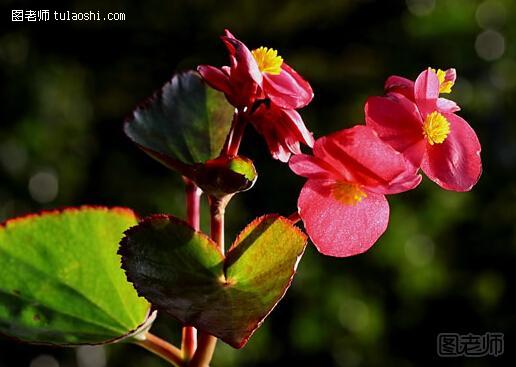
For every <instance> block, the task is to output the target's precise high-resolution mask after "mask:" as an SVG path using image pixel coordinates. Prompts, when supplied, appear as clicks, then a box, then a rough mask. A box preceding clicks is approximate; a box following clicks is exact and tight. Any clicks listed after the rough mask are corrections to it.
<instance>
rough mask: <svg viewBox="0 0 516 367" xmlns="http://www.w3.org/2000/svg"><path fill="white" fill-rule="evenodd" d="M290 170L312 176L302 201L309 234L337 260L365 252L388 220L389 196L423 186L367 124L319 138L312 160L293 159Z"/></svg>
mask: <svg viewBox="0 0 516 367" xmlns="http://www.w3.org/2000/svg"><path fill="white" fill-rule="evenodd" d="M289 166H290V168H291V169H292V170H293V171H294V172H295V173H296V174H298V175H300V176H303V177H306V178H308V180H307V182H306V183H305V185H304V186H303V188H302V190H301V194H300V196H299V200H298V210H299V216H300V217H301V219H302V220H303V223H304V225H305V228H306V231H307V233H308V235H309V236H310V238H311V239H312V242H313V243H314V245H315V246H316V247H317V249H318V250H319V251H320V252H321V253H323V254H325V255H329V256H337V257H346V256H352V255H356V254H359V253H362V252H364V251H367V250H368V249H369V248H370V247H371V246H372V245H373V244H374V243H375V242H376V241H377V240H378V238H379V237H380V236H381V235H382V234H383V232H384V231H385V229H386V228H387V224H388V222H389V204H388V203H387V199H386V198H385V194H395V193H399V192H403V191H407V190H410V189H413V188H414V187H416V186H417V185H418V184H419V183H420V182H421V176H420V175H417V174H416V172H415V170H414V168H413V167H412V165H411V164H410V163H409V162H407V161H406V160H405V159H404V157H403V155H402V154H400V153H399V152H397V151H396V150H394V149H393V148H392V147H391V146H389V145H387V144H385V143H384V142H383V141H382V140H381V139H380V138H379V137H378V135H377V134H376V132H375V131H374V130H373V129H371V128H369V127H367V126H363V125H362V126H355V127H353V128H350V129H345V130H341V131H339V132H336V133H334V134H331V135H329V136H326V137H322V138H319V139H317V141H316V142H315V144H314V149H313V156H310V155H305V154H299V155H294V156H293V157H292V158H291V159H290V162H289Z"/></svg>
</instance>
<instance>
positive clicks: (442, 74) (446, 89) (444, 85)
mask: <svg viewBox="0 0 516 367" xmlns="http://www.w3.org/2000/svg"><path fill="white" fill-rule="evenodd" d="M431 70H432V71H433V72H434V73H436V74H437V79H439V93H451V89H452V87H453V84H454V82H453V81H451V80H446V71H444V70H441V69H437V70H435V69H431Z"/></svg>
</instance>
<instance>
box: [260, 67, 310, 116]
mask: <svg viewBox="0 0 516 367" xmlns="http://www.w3.org/2000/svg"><path fill="white" fill-rule="evenodd" d="M263 89H264V92H265V94H266V95H267V97H269V98H270V100H271V101H272V102H273V103H274V104H275V105H277V106H278V107H281V108H284V109H298V108H301V107H304V106H306V105H307V104H308V103H310V101H311V100H312V98H313V96H314V93H313V91H312V87H311V86H310V84H309V83H308V82H307V81H306V80H304V79H303V78H302V77H301V76H300V75H299V74H298V73H297V72H296V71H295V70H294V69H292V68H291V67H290V66H288V65H287V64H286V63H283V65H282V66H281V73H280V74H278V75H272V74H268V73H265V74H264V79H263Z"/></svg>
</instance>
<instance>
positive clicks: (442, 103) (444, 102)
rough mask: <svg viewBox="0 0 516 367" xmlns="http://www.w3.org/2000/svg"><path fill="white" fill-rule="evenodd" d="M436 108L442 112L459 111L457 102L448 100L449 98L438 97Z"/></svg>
mask: <svg viewBox="0 0 516 367" xmlns="http://www.w3.org/2000/svg"><path fill="white" fill-rule="evenodd" d="M437 110H438V111H439V112H442V113H453V112H457V111H460V107H459V106H458V105H457V103H455V102H453V101H450V100H449V99H446V98H438V99H437Z"/></svg>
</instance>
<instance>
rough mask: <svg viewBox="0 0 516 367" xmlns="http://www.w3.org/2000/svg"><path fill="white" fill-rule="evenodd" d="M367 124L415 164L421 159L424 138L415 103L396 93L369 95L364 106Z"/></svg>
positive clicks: (416, 165) (417, 165)
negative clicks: (379, 95)
mask: <svg viewBox="0 0 516 367" xmlns="http://www.w3.org/2000/svg"><path fill="white" fill-rule="evenodd" d="M365 119H366V125H367V126H369V127H371V128H373V129H374V130H375V131H376V132H377V133H378V136H379V137H380V138H381V139H382V140H383V141H384V142H386V143H387V144H389V145H390V146H392V147H393V148H394V149H396V150H397V151H398V152H401V153H403V155H404V156H405V158H406V159H407V160H408V161H409V162H411V163H412V164H413V165H414V167H419V165H420V164H421V160H422V159H423V154H424V149H425V141H424V136H423V130H422V129H423V123H422V121H421V116H420V115H419V112H418V110H417V107H416V105H415V104H414V103H413V102H411V101H410V100H409V99H408V98H406V97H404V96H402V95H399V94H397V95H396V96H389V97H370V98H368V100H367V102H366V105H365Z"/></svg>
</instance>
